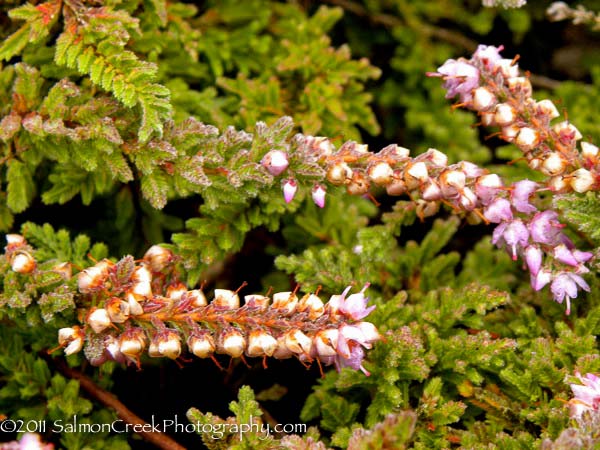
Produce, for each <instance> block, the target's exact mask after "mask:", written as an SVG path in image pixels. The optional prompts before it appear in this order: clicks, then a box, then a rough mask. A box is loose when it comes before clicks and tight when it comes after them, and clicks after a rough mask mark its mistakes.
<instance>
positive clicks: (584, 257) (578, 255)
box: [572, 250, 594, 263]
mask: <svg viewBox="0 0 600 450" xmlns="http://www.w3.org/2000/svg"><path fill="white" fill-rule="evenodd" d="M572 253H573V256H574V257H575V259H576V260H577V262H578V263H586V262H588V261H589V260H590V259H592V257H593V256H594V254H593V253H592V252H582V251H580V250H573V251H572Z"/></svg>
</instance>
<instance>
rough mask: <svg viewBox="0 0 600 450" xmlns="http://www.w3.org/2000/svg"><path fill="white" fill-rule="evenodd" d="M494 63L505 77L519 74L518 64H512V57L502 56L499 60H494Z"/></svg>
mask: <svg viewBox="0 0 600 450" xmlns="http://www.w3.org/2000/svg"><path fill="white" fill-rule="evenodd" d="M494 65H495V66H496V67H498V68H499V69H500V72H501V73H502V75H504V77H506V78H513V77H518V76H519V65H518V64H513V60H512V59H507V58H503V59H501V60H499V61H496V62H495V64H494Z"/></svg>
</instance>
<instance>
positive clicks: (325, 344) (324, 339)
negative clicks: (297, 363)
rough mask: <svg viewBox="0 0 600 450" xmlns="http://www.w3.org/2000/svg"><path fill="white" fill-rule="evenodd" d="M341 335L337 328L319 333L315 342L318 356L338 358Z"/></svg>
mask: <svg viewBox="0 0 600 450" xmlns="http://www.w3.org/2000/svg"><path fill="white" fill-rule="evenodd" d="M339 334H340V333H339V331H338V330H336V329H335V328H330V329H327V330H322V331H319V332H317V334H316V335H315V338H314V340H313V344H314V346H315V349H316V352H317V355H318V356H322V357H328V356H337V343H338V338H339Z"/></svg>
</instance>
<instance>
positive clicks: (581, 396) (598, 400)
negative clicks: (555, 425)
mask: <svg viewBox="0 0 600 450" xmlns="http://www.w3.org/2000/svg"><path fill="white" fill-rule="evenodd" d="M575 376H577V378H579V381H581V383H583V385H581V384H574V383H573V384H571V385H570V386H571V390H572V391H573V395H574V397H573V399H571V400H570V401H569V405H570V406H571V417H572V418H574V419H579V418H580V417H581V415H582V414H583V413H584V412H585V411H599V410H600V378H598V377H597V376H596V375H594V374H592V373H588V374H586V375H585V377H582V376H581V374H580V373H578V372H575Z"/></svg>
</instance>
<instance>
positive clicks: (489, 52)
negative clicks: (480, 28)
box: [473, 45, 504, 69]
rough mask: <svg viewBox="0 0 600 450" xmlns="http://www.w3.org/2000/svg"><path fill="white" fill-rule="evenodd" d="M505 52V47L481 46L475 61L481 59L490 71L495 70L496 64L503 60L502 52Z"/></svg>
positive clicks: (475, 55)
mask: <svg viewBox="0 0 600 450" xmlns="http://www.w3.org/2000/svg"><path fill="white" fill-rule="evenodd" d="M502 50H504V46H502V45H501V46H500V47H494V46H493V45H479V46H478V47H477V50H476V51H475V53H473V59H479V60H480V61H481V62H482V63H483V64H484V65H485V66H486V68H488V69H493V68H494V67H495V66H496V64H497V63H498V62H499V61H500V60H501V59H502V56H500V52H501V51H502Z"/></svg>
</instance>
